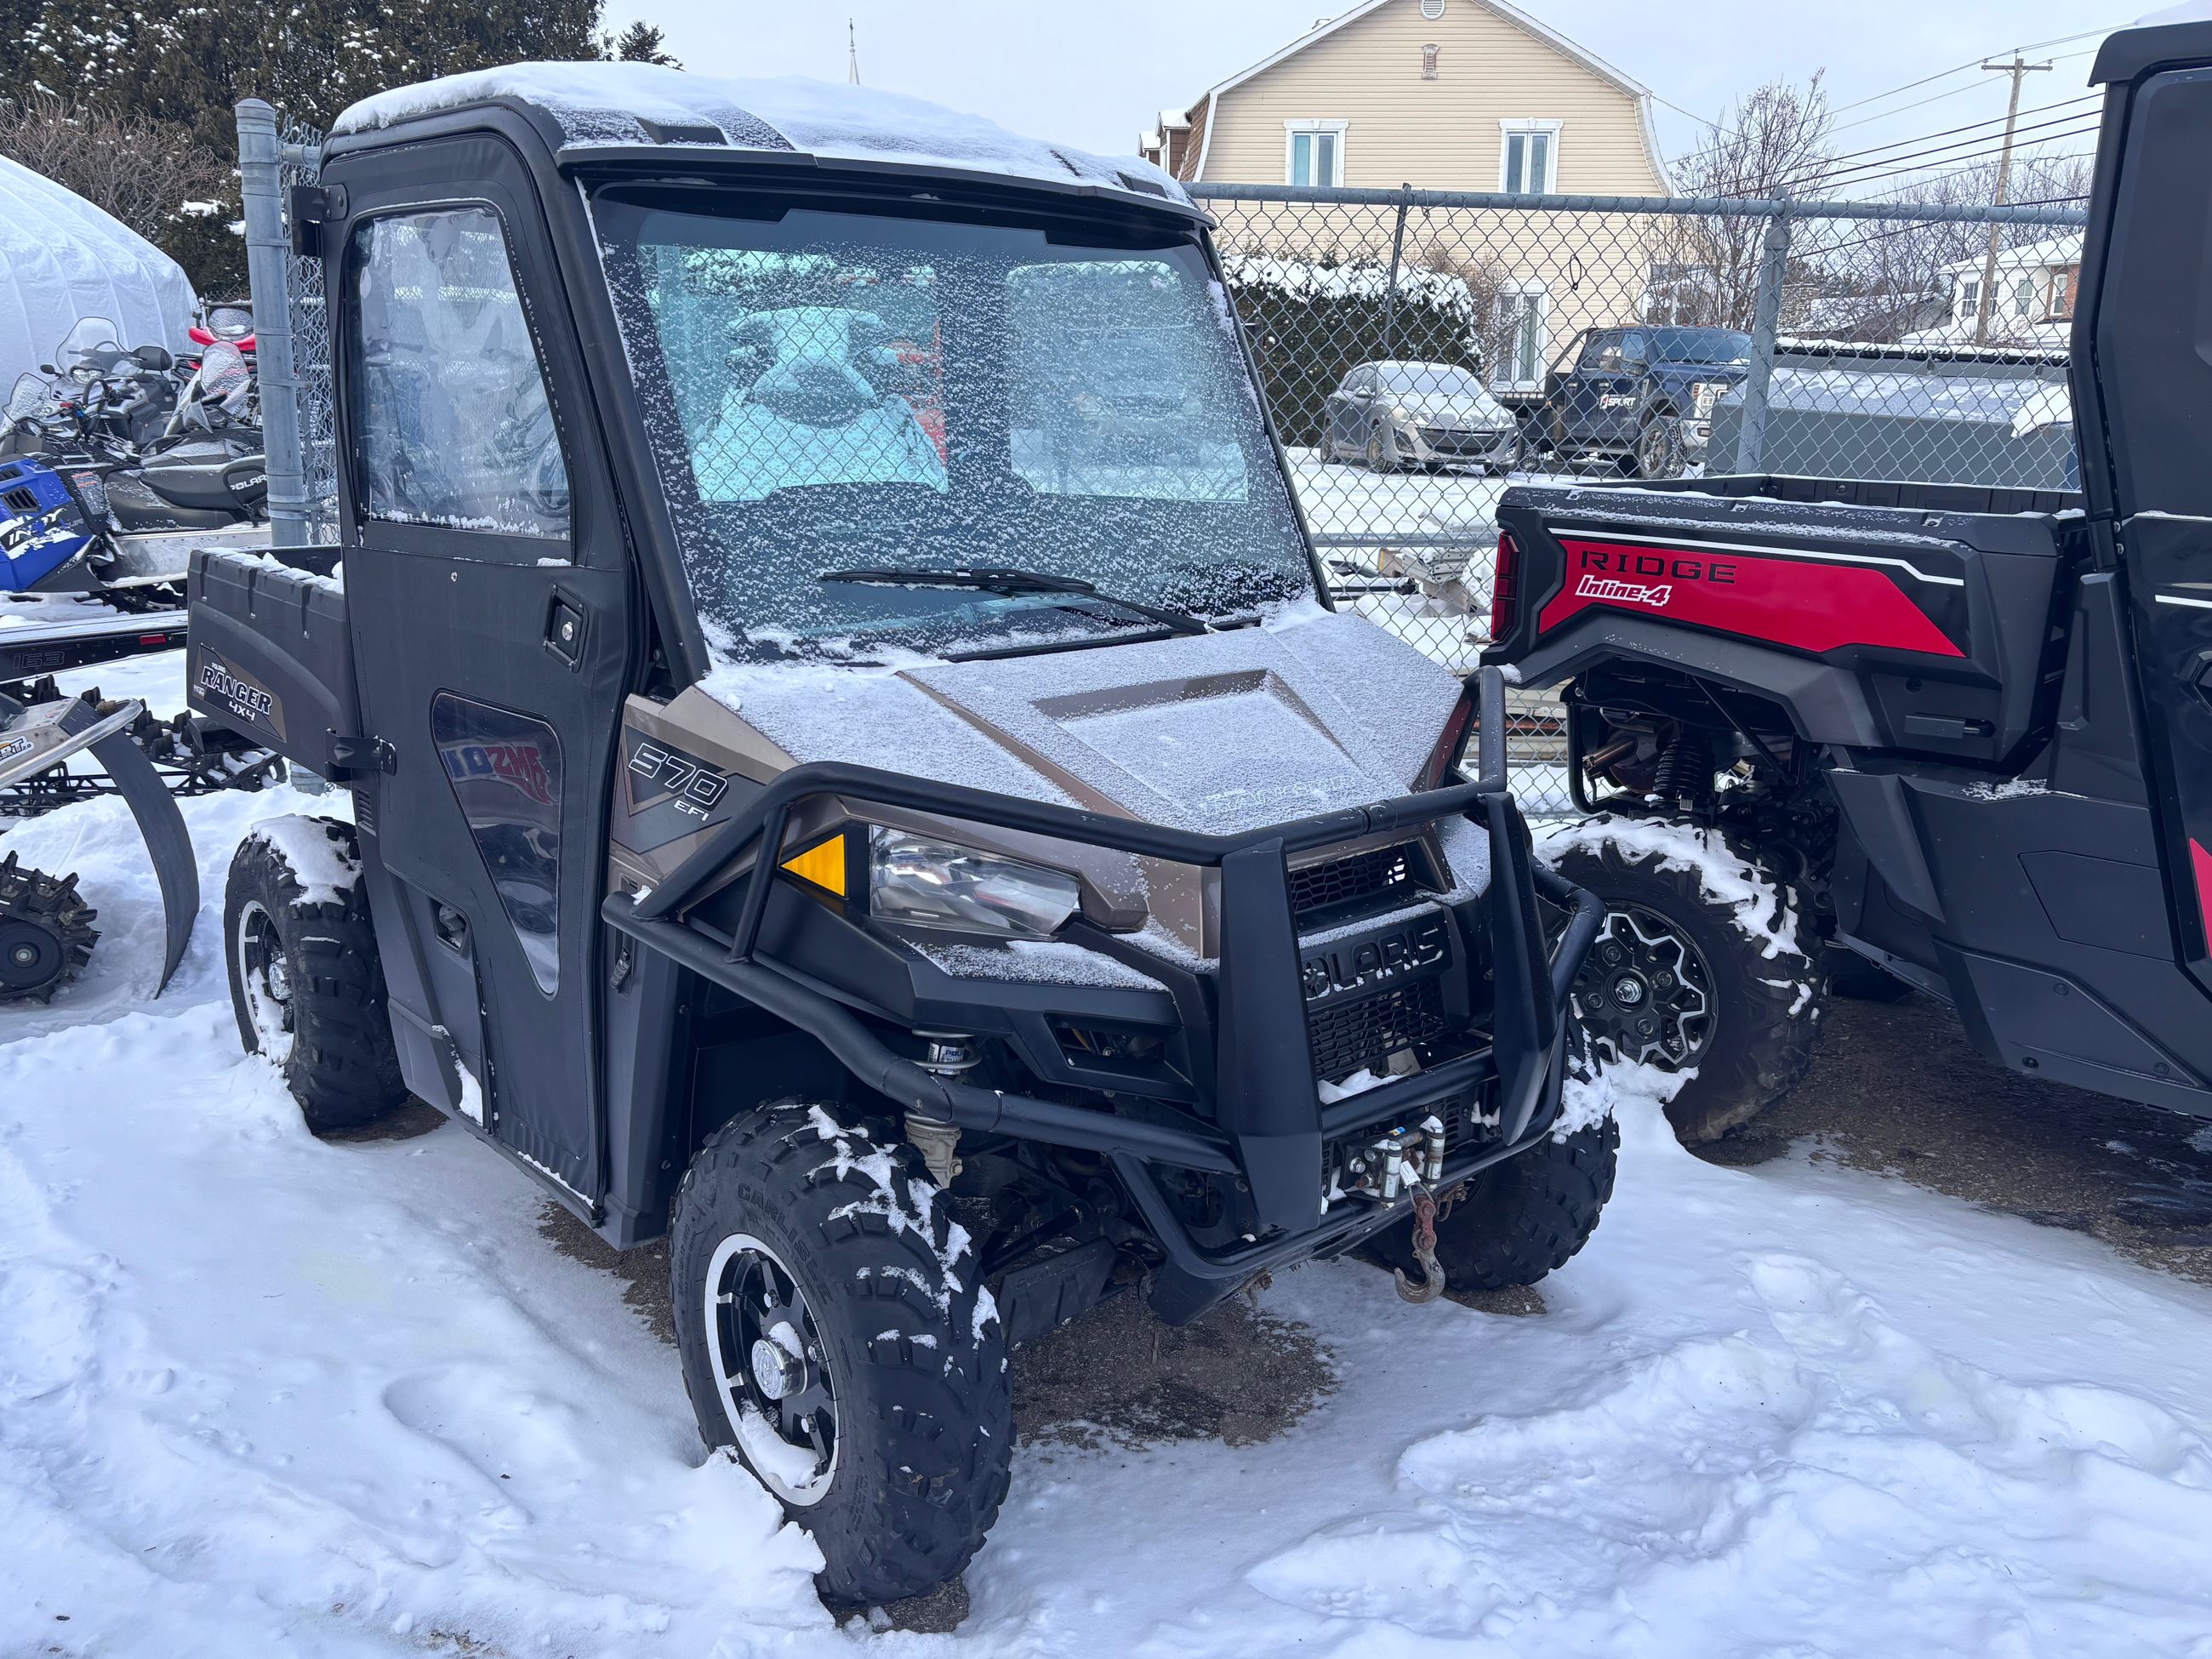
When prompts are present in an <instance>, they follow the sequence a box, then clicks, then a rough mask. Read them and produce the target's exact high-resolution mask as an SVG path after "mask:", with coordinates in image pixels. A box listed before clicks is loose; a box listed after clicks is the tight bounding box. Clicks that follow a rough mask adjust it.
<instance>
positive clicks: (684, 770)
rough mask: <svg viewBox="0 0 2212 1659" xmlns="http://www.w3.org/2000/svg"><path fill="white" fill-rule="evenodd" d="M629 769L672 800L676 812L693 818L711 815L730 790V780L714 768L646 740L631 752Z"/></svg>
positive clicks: (639, 742) (640, 742) (641, 740)
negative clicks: (651, 783)
mask: <svg viewBox="0 0 2212 1659" xmlns="http://www.w3.org/2000/svg"><path fill="white" fill-rule="evenodd" d="M629 769H630V770H631V771H633V772H635V773H636V774H638V775H640V776H641V777H644V778H648V779H650V780H651V781H652V782H653V785H654V786H655V787H658V788H659V790H660V791H661V792H663V793H664V794H665V795H666V796H668V797H671V798H672V800H671V804H672V805H674V806H675V808H676V810H677V811H679V812H682V813H684V814H685V815H687V816H689V817H696V818H703V817H707V816H708V814H709V813H711V812H712V811H714V803H715V802H717V801H719V800H720V799H722V794H723V792H724V791H725V790H726V789H728V788H729V787H730V781H729V779H728V778H727V777H726V776H725V775H723V774H722V773H720V772H717V771H716V770H714V768H713V767H711V766H707V765H702V763H700V762H698V761H695V760H693V759H691V758H690V757H689V756H686V755H681V754H678V752H677V751H676V750H673V749H670V748H666V747H665V746H664V745H662V744H657V743H653V742H652V741H650V740H649V739H642V738H641V739H640V740H639V741H638V743H637V744H635V747H633V748H632V749H631V750H630V751H629ZM639 804H640V805H645V803H643V802H641V803H639Z"/></svg>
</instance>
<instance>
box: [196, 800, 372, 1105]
mask: <svg viewBox="0 0 2212 1659" xmlns="http://www.w3.org/2000/svg"><path fill="white" fill-rule="evenodd" d="M303 865H304V866H307V867H306V868H302V867H301V866H303ZM222 940H223V956H224V957H225V958H226V960H227V961H228V963H229V965H230V1002H231V1008H232V1010H233V1012H235V1013H236V1015H237V1017H238V1036H239V1041H240V1042H241V1043H242V1044H244V1045H245V1048H246V1053H248V1054H260V1055H263V1056H264V1057H265V1058H266V1059H267V1060H270V1062H271V1063H272V1064H274V1065H275V1066H276V1068H277V1070H279V1071H280V1072H282V1073H283V1075H284V1085H285V1087H287V1088H288V1089H289V1090H290V1091H292V1097H293V1098H294V1099H295V1100H296V1101H298V1102H299V1103H300V1113H301V1116H303V1117H304V1118H306V1119H307V1127H309V1128H310V1129H312V1130H313V1131H314V1132H315V1133H318V1134H322V1133H327V1132H328V1131H330V1130H332V1129H347V1128H351V1127H355V1126H356V1125H358V1124H362V1123H366V1122H368V1121H369V1120H371V1119H372V1118H374V1117H378V1116H380V1115H382V1114H384V1113H385V1112H387V1111H389V1110H391V1109H392V1108H393V1107H395V1106H398V1104H399V1103H401V1102H402V1101H404V1100H405V1099H406V1097H407V1086H406V1085H405V1084H404V1083H403V1082H402V1081H401V1080H400V1076H399V1055H398V1051H397V1049H396V1048H394V1047H393V1045H392V1022H391V1016H390V1014H389V1012H388V1011H387V1008H386V1000H385V989H384V969H383V965H382V963H381V962H380V959H379V957H378V956H377V952H376V927H375V924H374V922H372V921H370V919H369V914H368V895H367V894H366V893H364V892H363V891H362V886H361V875H360V851H359V848H358V847H357V845H356V842H355V840H354V829H353V826H352V825H351V824H349V823H339V822H337V820H336V819H332V818H311V817H293V818H282V819H278V820H276V821H275V822H273V823H262V824H257V825H256V826H255V827H254V829H253V832H252V834H251V835H249V836H246V839H245V840H244V841H243V842H240V843H239V848H238V851H237V853H236V854H234V856H233V857H232V859H231V861H230V879H229V882H228V885H227V886H226V888H225V890H224V893H223V906H222Z"/></svg>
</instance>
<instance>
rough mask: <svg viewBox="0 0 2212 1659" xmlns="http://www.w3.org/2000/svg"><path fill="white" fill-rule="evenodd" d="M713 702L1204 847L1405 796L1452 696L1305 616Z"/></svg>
mask: <svg viewBox="0 0 2212 1659" xmlns="http://www.w3.org/2000/svg"><path fill="white" fill-rule="evenodd" d="M704 689H705V690H707V691H708V694H709V695H711V696H714V697H716V698H717V699H718V700H719V701H720V702H723V703H724V704H725V705H726V706H728V707H730V708H732V709H734V710H736V711H737V712H738V714H739V715H740V716H741V718H742V719H744V720H745V721H746V722H747V723H749V724H750V725H751V726H753V727H755V728H756V729H757V730H758V731H759V732H762V733H763V735H764V736H766V737H768V738H770V739H771V740H772V741H773V742H775V744H777V746H778V747H780V748H781V749H782V750H784V751H785V752H786V753H787V754H789V755H790V756H791V757H792V758H793V759H794V760H798V761H811V760H841V761H848V762H852V763H857V764H860V765H866V766H877V767H881V768H884V769H886V770H892V771H899V772H905V773H908V774H909V775H919V776H924V777H933V778H939V779H942V780H943V781H946V782H959V783H964V784H969V785H972V786H974V787H979V788H984V789H994V790H998V791H1000V792H1001V793H1008V794H1017V795H1022V796H1025V797H1028V798H1030V799H1037V800H1053V801H1064V802H1069V803H1072V804H1074V805H1081V806H1085V807H1089V808H1091V809H1092V810H1094V811H1110V812H1115V813H1118V814H1121V815H1123V816H1126V817H1133V818H1139V819H1142V820H1144V821H1146V822H1147V823H1158V824H1164V825H1168V826H1170V827H1173V828H1177V829H1193V830H1199V831H1202V832H1205V833H1209V834H1227V833H1231V832H1234V831H1238V830H1243V829H1259V828H1261V827H1263V826H1265V825H1267V824H1270V823H1281V822H1283V821H1285V820H1286V819H1290V818H1297V817H1306V816H1308V815H1310V814H1312V813H1316V812H1326V811H1336V810H1340V809H1342V808H1345V807H1351V806H1362V805H1367V804H1369V803H1370V802H1373V801H1377V800H1383V799H1389V798H1391V797H1393V796H1396V795H1401V794H1404V793H1406V792H1407V790H1408V789H1409V788H1411V787H1412V786H1413V781H1414V780H1415V779H1416V778H1417V777H1418V776H1419V773H1420V769H1421V767H1422V765H1423V763H1425V761H1426V760H1427V759H1428V757H1429V753H1430V750H1431V749H1432V748H1433V747H1434V746H1435V743H1436V739H1437V734H1438V733H1439V732H1441V731H1442V730H1443V725H1444V721H1445V720H1446V719H1447V718H1448V717H1449V714H1450V713H1451V709H1452V706H1453V704H1454V702H1455V701H1456V700H1457V698H1458V696H1459V682H1458V681H1457V680H1456V679H1455V678H1454V677H1453V676H1452V675H1451V674H1450V673H1449V671H1446V670H1445V669H1443V667H1441V666H1439V665H1437V664H1436V663H1435V662H1433V661H1431V659H1429V658H1427V657H1425V656H1424V655H1423V654H1422V653H1419V651H1417V650H1415V649H1414V648H1413V647H1411V646H1409V645H1407V644H1406V643H1405V642H1404V641H1401V640H1399V639H1397V638H1395V637H1394V636H1393V635H1389V634H1386V633H1385V632H1383V630H1382V629H1379V628H1377V627H1376V626H1375V625H1374V624H1373V623H1370V622H1368V621H1366V620H1365V619H1364V618H1362V617H1356V616H1352V615H1349V614H1346V613H1340V612H1329V611H1323V610H1322V609H1321V608H1320V607H1319V606H1317V605H1311V604H1310V603H1309V604H1306V605H1299V606H1295V607H1292V608H1291V609H1290V610H1289V611H1286V612H1285V613H1284V614H1283V615H1281V616H1279V617H1277V618H1275V619H1274V620H1273V621H1272V622H1271V623H1268V624H1267V625H1265V626H1262V627H1258V628H1249V629H1233V630H1231V631H1229V632H1225V633H1220V634H1209V635H1204V636H1203V637H1191V638H1177V639H1172V640H1163V641H1157V642H1152V643H1148V644H1142V645H1126V646H1109V647H1097V648H1092V649H1089V650H1079V651H1067V652H1061V653H1055V654H1052V655H1048V656H1037V657H1018V658H1012V659H1006V660H1003V661H994V662H968V663H948V664H934V665H924V666H917V667H912V668H906V669H901V670H886V669H832V668H806V669H796V670H794V669H788V668H761V669H736V668H732V669H727V670H725V671H721V672H718V673H717V674H715V675H714V676H712V677H711V678H709V679H708V681H707V682H706V684H705V687H704Z"/></svg>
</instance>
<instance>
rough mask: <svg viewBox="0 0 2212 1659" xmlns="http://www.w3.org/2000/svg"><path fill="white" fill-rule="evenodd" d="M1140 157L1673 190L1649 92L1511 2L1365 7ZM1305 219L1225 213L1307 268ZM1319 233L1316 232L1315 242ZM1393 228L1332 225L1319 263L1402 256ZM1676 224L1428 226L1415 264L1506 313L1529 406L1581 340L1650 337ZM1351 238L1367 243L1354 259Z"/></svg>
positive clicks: (1518, 187) (1596, 189)
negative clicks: (1663, 258) (1533, 392)
mask: <svg viewBox="0 0 2212 1659" xmlns="http://www.w3.org/2000/svg"><path fill="white" fill-rule="evenodd" d="M1139 150H1140V153H1142V154H1143V155H1145V156H1146V157H1147V158H1148V159H1150V160H1152V161H1157V162H1158V163H1159V164H1160V165H1161V166H1162V167H1165V168H1166V169H1167V170H1168V171H1169V172H1170V173H1174V174H1175V175H1176V177H1178V178H1180V179H1188V180H1192V181H1194V182H1204V183H1207V184H1262V185H1285V184H1290V185H1339V186H1346V187H1352V188H1361V187H1366V188H1376V189H1395V188H1396V187H1397V186H1399V185H1406V184H1410V185H1413V186H1414V187H1416V188H1417V189H1423V190H1453V191H1503V192H1504V193H1506V194H1508V195H1514V196H1540V195H1554V194H1557V195H1576V196H1663V195H1666V194H1668V192H1669V189H1670V186H1669V185H1668V179H1667V172H1666V164H1665V162H1664V161H1662V158H1661V156H1660V154H1659V147H1658V141H1657V137H1656V132H1655V131H1654V129H1653V125H1652V118H1651V94H1650V92H1648V91H1647V90H1645V89H1644V88H1643V87H1641V86H1639V85H1638V83H1637V82H1634V81H1632V80H1631V79H1629V78H1628V76H1626V75H1624V74H1622V73H1621V72H1620V70H1617V69H1615V68H1613V66H1612V65H1611V64H1607V63H1606V62H1605V61H1604V60H1603V59H1602V58H1598V57H1597V56H1596V55H1595V54H1594V53H1592V52H1589V51H1588V50H1586V49H1585V48H1583V47H1582V46H1577V45H1576V44H1575V43H1574V42H1573V41H1571V40H1567V39H1566V38H1565V36H1563V35H1560V34H1559V33H1555V32H1554V31H1553V30H1552V29H1550V28H1547V27H1545V26H1544V25H1543V24H1542V23H1541V22H1539V21H1537V20H1536V19H1534V17H1531V16H1530V15H1528V14H1527V13H1526V12H1523V11H1521V10H1519V9H1516V8H1515V7H1513V6H1510V5H1507V4H1504V3H1502V0H1362V3H1360V4H1358V5H1355V6H1353V7H1352V9H1351V10H1349V11H1347V12H1346V13H1344V14H1343V15H1341V16H1339V17H1336V18H1334V19H1330V20H1327V21H1322V22H1320V23H1317V24H1316V25H1315V27H1313V28H1312V29H1310V31H1308V32H1307V33H1305V34H1304V35H1301V36H1300V37H1299V38H1298V39H1297V40H1293V41H1291V43H1290V44H1289V45H1288V46H1285V47H1283V48H1282V49H1281V50H1280V51H1279V52H1275V53H1273V55H1271V56H1269V57H1267V58H1263V59H1261V61H1260V62H1259V63H1256V64H1253V65H1252V66H1251V67H1250V68H1249V69H1246V70H1243V71H1241V72H1240V73H1238V74H1237V75H1233V76H1231V77H1230V78H1229V79H1227V80H1226V81H1224V82H1221V83H1220V84H1219V85H1218V86H1216V87H1213V88H1210V89H1209V90H1208V91H1207V92H1206V94H1204V95H1203V96H1201V97H1200V99H1199V100H1198V101H1197V102H1196V103H1194V105H1192V106H1190V107H1189V108H1188V110H1182V111H1164V112H1162V114H1161V116H1160V121H1159V125H1158V128H1157V129H1156V130H1155V131H1152V132H1148V133H1146V134H1145V135H1144V136H1143V137H1142V138H1141V139H1140V140H1139ZM1296 218H1297V216H1286V215H1284V214H1282V213H1279V212H1277V213H1273V214H1264V215H1263V214H1260V213H1257V212H1255V213H1253V214H1250V215H1240V214H1237V213H1236V212H1235V211H1234V210H1233V209H1232V210H1229V211H1225V213H1224V216H1223V219H1224V222H1223V232H1224V241H1225V245H1228V246H1231V247H1232V248H1236V249H1237V250H1238V251H1249V252H1269V253H1275V254H1287V255H1292V256H1295V255H1296V254H1297V253H1298V252H1299V250H1298V249H1297V247H1295V246H1293V245H1292V244H1293V241H1294V239H1295V235H1296V234H1297V233H1296V232H1295V230H1294V229H1293V228H1292V226H1293V224H1294V223H1295V222H1296ZM1392 222H1393V219H1392V216H1389V215H1388V214H1384V213H1379V212H1375V213H1369V214H1365V215H1346V214H1338V215H1336V216H1333V217H1332V218H1330V219H1329V220H1328V221H1326V222H1325V223H1326V228H1325V230H1324V231H1322V233H1321V234H1325V235H1326V236H1327V237H1328V238H1329V239H1330V240H1331V243H1332V246H1329V247H1328V248H1326V249H1322V248H1315V249H1312V250H1310V253H1309V257H1315V258H1323V257H1332V256H1337V257H1340V256H1343V255H1346V254H1354V255H1356V254H1358V253H1361V252H1376V251H1377V245H1378V244H1379V246H1380V251H1382V252H1387V249H1388V243H1389V234H1390V228H1391V225H1392ZM1305 223H1306V226H1307V228H1308V229H1309V230H1310V231H1311V230H1313V229H1315V228H1316V226H1317V225H1319V224H1322V222H1321V221H1318V220H1317V219H1316V217H1315V216H1307V218H1306V221H1305ZM1665 231H1666V227H1665V225H1664V224H1663V222H1659V221H1654V220H1649V219H1640V218H1635V217H1632V216H1622V215H1604V216H1599V215H1584V214H1577V215H1572V216H1565V215H1559V214H1553V213H1541V212H1534V213H1515V212H1511V211H1497V212H1492V211H1482V212H1473V211H1455V212H1450V213H1445V212H1442V211H1431V212H1428V213H1425V214H1423V215H1421V216H1418V217H1417V219H1416V221H1414V222H1412V223H1409V225H1408V227H1407V238H1408V246H1409V252H1408V255H1407V257H1408V258H1410V259H1416V260H1418V261H1419V263H1421V264H1427V265H1431V266H1432V267H1436V268H1440V269H1448V270H1452V271H1453V272H1455V274H1457V275H1460V276H1464V277H1466V278H1468V281H1469V282H1470V284H1471V285H1473V286H1474V287H1475V288H1476V289H1477V290H1478V292H1479V293H1480V294H1481V295H1483V297H1484V299H1485V301H1486V304H1487V305H1488V306H1489V307H1491V308H1492V311H1493V313H1494V316H1493V319H1492V326H1491V328H1490V329H1489V331H1488V332H1489V334H1490V336H1491V338H1492V346H1491V350H1490V354H1489V355H1490V356H1491V359H1492V362H1491V378H1492V380H1494V381H1495V382H1497V383H1498V385H1499V386H1500V387H1501V389H1508V388H1510V389H1523V390H1526V389H1533V388H1534V386H1535V385H1536V384H1538V383H1539V382H1541V377H1542V374H1543V370H1544V368H1545V366H1546V365H1547V363H1548V362H1549V361H1550V359H1551V357H1552V356H1553V354H1554V352H1556V351H1557V350H1559V349H1562V348H1564V346H1565V344H1566V343H1568V341H1569V340H1571V337H1573V336H1574V335H1575V334H1576V333H1577V332H1579V331H1581V330H1582V329H1583V328H1586V327H1590V326H1603V325H1609V324H1613V323H1621V322H1632V321H1636V320H1639V319H1640V317H1641V314H1642V311H1643V308H1644V304H1645V301H1646V298H1647V294H1648V290H1649V286H1650V276H1651V267H1652V264H1653V262H1654V259H1655V258H1657V257H1659V254H1660V252H1661V248H1660V245H1661V243H1662V241H1663V240H1664V237H1665ZM1347 238H1348V239H1350V240H1353V241H1355V242H1357V243H1359V244H1361V245H1362V246H1355V247H1349V248H1347V247H1346V246H1344V243H1345V242H1346V240H1347Z"/></svg>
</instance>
